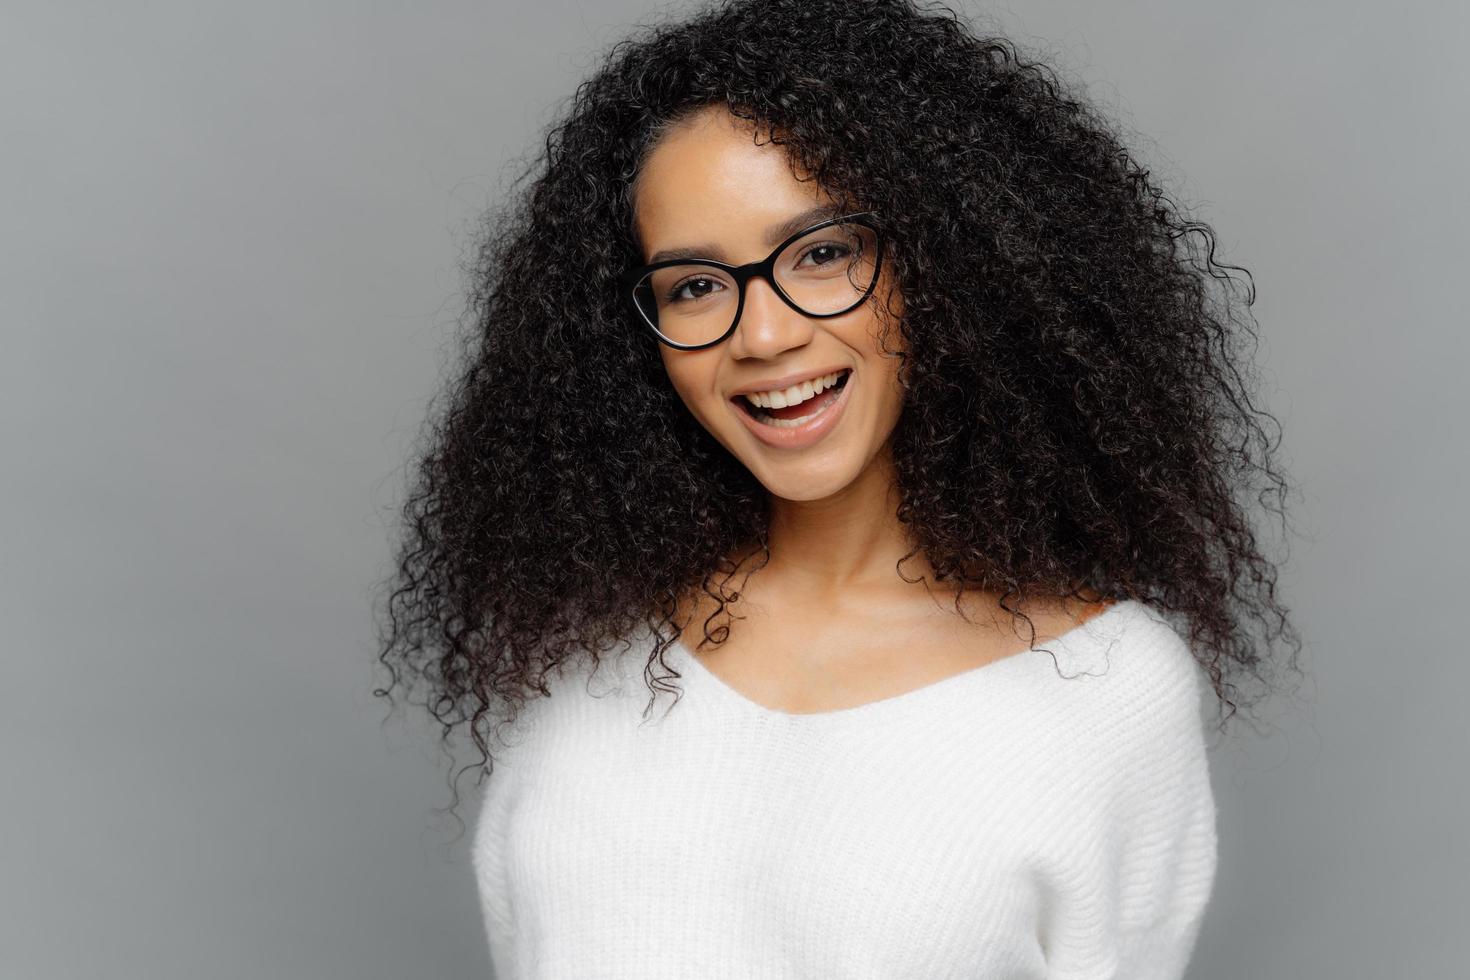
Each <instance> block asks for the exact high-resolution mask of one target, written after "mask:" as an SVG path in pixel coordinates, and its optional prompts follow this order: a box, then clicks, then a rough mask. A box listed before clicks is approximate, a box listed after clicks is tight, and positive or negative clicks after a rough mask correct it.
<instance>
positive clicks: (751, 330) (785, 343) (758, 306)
mask: <svg viewBox="0 0 1470 980" xmlns="http://www.w3.org/2000/svg"><path fill="white" fill-rule="evenodd" d="M813 324H814V321H813V320H812V319H811V318H810V317H807V316H804V315H802V314H801V313H799V312H797V311H796V310H793V309H792V308H791V307H790V306H789V305H787V303H786V301H785V300H783V299H782V298H781V297H780V296H779V295H777V293H776V290H775V288H774V287H773V286H772V285H771V284H770V283H769V282H767V281H766V280H765V278H764V277H762V276H752V277H751V278H750V281H749V282H747V283H746V284H745V308H744V309H743V310H741V311H740V322H739V323H737V324H736V325H735V333H734V334H733V335H731V337H730V345H731V348H732V349H731V353H732V354H734V355H735V356H736V357H741V356H746V357H762V358H768V357H771V356H773V355H775V354H779V353H781V351H783V350H787V349H789V348H792V347H800V346H802V345H803V344H805V343H807V342H808V341H809V340H811V336H812V329H813Z"/></svg>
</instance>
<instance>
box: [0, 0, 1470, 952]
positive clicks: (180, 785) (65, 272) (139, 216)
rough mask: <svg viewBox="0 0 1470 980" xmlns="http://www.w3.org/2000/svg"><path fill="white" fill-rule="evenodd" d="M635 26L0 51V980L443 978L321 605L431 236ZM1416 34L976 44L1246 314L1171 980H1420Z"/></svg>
mask: <svg viewBox="0 0 1470 980" xmlns="http://www.w3.org/2000/svg"><path fill="white" fill-rule="evenodd" d="M667 9H670V10H680V9H684V8H682V7H681V6H679V5H671V6H670V7H668V8H667ZM965 9H969V10H978V9H981V8H980V7H979V6H978V5H976V4H970V5H968V6H967V7H966V8H965ZM656 10H657V8H655V7H654V6H652V5H650V4H648V3H646V2H634V0H617V2H607V0H604V2H602V3H599V4H597V5H595V6H593V5H585V4H575V3H570V2H565V0H540V2H538V3H536V4H520V3H515V4H510V3H502V4H499V5H486V4H483V3H482V4H470V3H462V4H457V3H442V2H441V3H419V4H415V5H412V6H410V5H407V4H403V5H396V6H395V5H386V4H372V5H369V4H347V3H336V2H333V3H326V2H315V3H310V4H305V5H303V4H296V3H280V2H256V3H252V4H231V5H223V4H197V3H190V4H184V3H173V4H165V3H155V4H148V5H141V4H133V5H115V4H112V5H110V4H103V3H90V4H82V3H40V2H32V3H21V4H17V3H15V2H11V3H7V4H5V6H4V11H3V14H0V127H3V129H0V147H3V149H0V187H3V189H4V190H3V192H0V317H3V318H0V325H3V331H4V333H3V338H4V346H3V348H0V438H3V443H0V450H3V460H4V463H3V468H0V503H3V510H0V513H3V516H0V555H3V563H0V576H3V579H0V585H3V589H0V612H3V616H4V623H5V627H6V636H5V643H6V649H5V655H4V660H3V668H4V683H3V685H0V738H3V745H4V751H3V765H4V770H3V773H0V777H3V778H0V786H3V788H4V792H5V806H4V807H3V815H0V882H3V884H0V974H3V976H4V977H6V978H11V977H14V978H43V977H44V978H73V977H103V976H106V977H109V978H115V980H123V978H145V977H146V978H152V980H168V978H190V980H193V978H198V977H204V976H208V977H212V978H235V977H252V978H253V977H289V978H298V977H299V978H326V977H333V978H335V977H341V978H356V980H366V978H417V977H475V976H488V975H489V966H488V957H487V955H486V952H485V948H484V937H483V936H482V934H481V925H480V920H479V909H478V905H477V898H476V895H475V892H474V884H473V879H472V875H471V871H470V868H469V864H468V854H467V849H466V844H467V843H468V840H469V837H468V835H466V836H465V837H463V838H461V839H460V840H459V841H458V842H453V841H452V838H453V836H454V833H455V830H456V828H455V826H453V825H452V824H450V823H448V822H447V821H445V820H444V819H442V818H436V817H435V816H434V813H433V812H432V811H433V808H434V807H436V806H442V805H443V804H444V803H446V802H447V799H448V789H447V784H446V781H445V774H444V769H443V768H442V762H441V760H440V759H439V757H438V756H437V755H436V754H435V752H434V750H433V749H432V748H431V744H432V743H431V739H432V731H431V729H430V728H429V726H428V725H426V724H419V723H415V722H413V721H407V722H402V721H399V722H393V723H390V724H388V725H386V726H381V725H380V722H381V721H382V718H383V712H384V705H383V702H381V701H378V700H375V699H374V698H372V697H371V694H370V691H371V689H372V687H373V686H374V685H375V684H376V683H379V682H380V680H381V678H380V677H379V676H377V675H375V674H374V673H373V671H372V666H373V657H374V654H375V648H374V647H373V644H372V634H371V624H370V611H369V603H370V597H371V594H372V589H373V586H374V584H375V583H376V582H377V581H379V579H380V577H381V575H382V574H383V573H384V572H385V571H386V555H387V537H386V530H385V525H386V523H387V521H388V519H389V518H390V517H391V515H392V508H393V507H394V505H395V503H396V501H397V499H398V495H399V492H400V487H401V479H402V475H403V474H402V473H401V471H400V467H401V466H402V464H403V461H404V460H405V458H406V455H407V452H408V447H409V442H410V439H411V438H412V437H413V435H414V433H415V431H416V426H417V425H418V423H419V419H420V418H421V415H422V412H423V408H424V404H425V401H426V400H427V398H428V397H429V396H430V394H431V393H432V392H433V391H434V389H435V386H436V381H437V378H438V373H439V370H440V366H441V358H442V355H443V354H444V352H446V351H447V350H448V349H449V342H450V338H451V337H452V336H453V332H454V330H455V325H456V317H457V316H458V314H459V312H460V309H461V307H460V303H461V300H460V296H461V292H460V289H461V283H460V278H459V272H458V268H459V263H460V261H461V259H462V257H463V255H464V252H465V250H466V249H467V248H468V247H469V245H470V234H471V232H472V231H473V227H474V221H475V219H476V218H477V216H478V214H479V213H480V211H481V210H482V209H483V208H484V207H485V206H486V205H487V204H489V203H490V202H491V201H492V200H494V199H495V197H496V195H497V194H498V193H499V190H500V188H501V186H502V181H503V180H504V179H505V178H506V176H507V175H508V174H509V173H510V172H511V171H512V169H513V166H514V164H515V162H516V160H517V158H518V157H519V156H520V155H521V154H522V153H523V152H525V151H526V150H527V149H528V148H530V147H532V146H533V145H534V144H535V142H536V141H537V140H539V139H540V138H541V132H542V127H543V126H545V125H546V124H547V123H549V122H550V121H551V120H552V119H553V118H554V115H555V113H556V111H557V109H558V107H559V105H560V103H561V100H562V99H563V98H564V97H565V96H567V95H569V94H570V93H571V91H572V90H573V89H574V88H575V85H576V83H577V81H579V80H580V79H581V78H582V77H583V75H584V74H585V73H586V72H587V71H589V70H590V69H591V68H592V67H593V66H594V65H595V63H596V55H597V53H598V52H600V51H601V50H602V49H603V48H604V47H605V46H606V45H608V44H610V43H611V42H612V41H614V40H615V39H617V38H618V37H619V36H621V33H622V30H623V28H624V27H625V26H626V25H628V24H630V23H633V22H635V21H638V20H642V19H646V18H648V17H650V16H652V15H653V14H654V13H655V12H656ZM1465 10H1466V8H1465V7H1464V5H1461V4H1451V3H1448V2H1446V3H1443V4H1438V5H1433V4H1428V3H1419V4H1417V5H1411V6H1409V7H1401V8H1395V9H1392V10H1390V9H1389V8H1388V7H1385V6H1384V5H1382V4H1368V3H1323V2H1316V3H1281V2H1279V0H1244V2H1235V3H1230V4H1219V3H1206V2H1188V3H1183V2H1177V0H1176V2H1170V3H1164V2H1154V3H1120V2H1110V3H1106V4H1099V3H1089V2H1083V0H1071V2H1060V3H1040V2H1034V3H1023V2H1017V3H1015V4H1013V5H1012V6H1011V7H1010V8H1000V9H998V10H995V16H996V18H997V20H996V21H995V23H996V24H998V25H999V26H1001V27H1003V28H1004V29H1006V30H1008V31H1010V32H1012V33H1013V35H1014V36H1015V37H1016V39H1017V40H1018V41H1019V42H1020V43H1021V44H1022V45H1023V46H1027V45H1029V46H1030V48H1029V50H1031V51H1033V52H1048V57H1051V58H1052V59H1053V60H1054V61H1055V62H1056V63H1057V64H1058V65H1059V66H1060V67H1061V68H1062V70H1063V72H1064V73H1065V74H1067V75H1070V76H1072V77H1074V78H1076V79H1078V80H1080V81H1082V82H1084V83H1085V84H1087V85H1088V86H1089V91H1090V92H1091V94H1092V96H1093V97H1094V98H1096V99H1098V100H1099V101H1101V102H1103V103H1104V104H1105V105H1107V106H1108V107H1110V109H1111V111H1113V112H1114V114H1115V115H1117V116H1118V117H1119V118H1121V119H1122V120H1123V122H1124V123H1125V125H1127V126H1128V127H1129V128H1130V129H1131V130H1133V131H1135V132H1136V133H1137V134H1138V140H1137V142H1136V143H1135V148H1136V150H1137V152H1138V155H1139V156H1141V157H1142V158H1143V159H1145V160H1146V161H1148V162H1150V163H1151V164H1152V165H1154V167H1155V173H1156V174H1158V175H1160V176H1162V177H1164V178H1165V179H1166V180H1168V181H1169V182H1170V186H1171V187H1172V188H1173V189H1174V191H1175V192H1176V193H1177V194H1178V195H1179V196H1180V197H1181V198H1182V199H1184V200H1186V201H1188V202H1190V203H1192V204H1194V205H1195V206H1197V207H1198V208H1199V214H1200V216H1201V217H1204V218H1205V219H1206V220H1209V221H1211V222H1212V223H1213V224H1214V225H1215V227H1216V229H1217V231H1218V232H1219V233H1220V239H1221V241H1220V247H1221V250H1222V257H1223V258H1224V259H1225V260H1226V261H1235V262H1236V263H1238V264H1243V265H1245V266H1247V267H1248V268H1249V269H1250V270H1251V271H1252V273H1253V274H1254V275H1255V277H1256V283H1257V286H1258V288H1259V293H1260V298H1259V302H1258V303H1257V305H1256V307H1255V313H1256V315H1257V317H1258V319H1259V321H1260V323H1261V327H1262V331H1263V336H1264V342H1263V345H1262V348H1261V352H1260V354H1259V361H1260V363H1261V364H1262V365H1263V368H1264V384H1265V390H1264V398H1263V403H1264V404H1265V405H1267V406H1268V407H1269V408H1270V409H1271V410H1272V411H1273V412H1274V413H1275V414H1276V415H1277V417H1278V418H1280V419H1281V421H1282V423H1283V425H1284V426H1285V430H1286V440H1285V444H1284V449H1283V460H1284V461H1285V462H1286V463H1287V464H1288V465H1290V467H1291V468H1292V473H1293V476H1294V477H1295V478H1296V479H1297V480H1298V481H1299V483H1300V484H1301V485H1302V487H1303V489H1304V497H1303V499H1302V501H1301V503H1300V505H1299V506H1298V510H1297V527H1298V530H1299V532H1300V534H1301V536H1302V538H1303V540H1299V541H1297V542H1295V543H1294V544H1293V548H1292V552H1291V563H1290V565H1289V566H1288V568H1287V572H1286V575H1285V577H1284V579H1283V585H1284V586H1285V588H1286V594H1287V598H1288V601H1289V602H1290V603H1291V604H1292V606H1293V608H1294V609H1295V611H1296V614H1297V616H1298V617H1299V620H1298V621H1299V624H1300V625H1301V627H1302V629H1303V630H1304V632H1305V633H1306V635H1307V637H1308V639H1309V640H1310V646H1309V648H1308V651H1307V655H1306V657H1305V658H1304V663H1305V664H1306V666H1308V668H1309V669H1310V671H1311V675H1312V676H1311V681H1310V683H1309V684H1308V685H1307V686H1305V687H1304V688H1302V690H1301V692H1300V694H1299V697H1298V698H1297V699H1296V700H1294V701H1291V702H1287V701H1286V700H1285V699H1277V702H1275V704H1276V705H1277V706H1276V707H1268V709H1267V717H1268V719H1269V721H1270V724H1269V727H1267V728H1265V729H1263V730H1262V731H1261V733H1260V734H1259V735H1255V734H1252V733H1251V732H1249V731H1248V730H1244V729H1243V730H1242V731H1241V734H1240V735H1239V736H1238V737H1237V738H1235V739H1234V740H1233V741H1230V742H1228V743H1226V744H1223V745H1220V746H1218V747H1217V748H1215V749H1214V750H1213V752H1212V760H1213V761H1212V766H1213V773H1214V778H1215V784H1216V792H1217V796H1218V799H1219V802H1220V808H1221V826H1220V830H1221V841H1220V848H1221V864H1220V875H1219V879H1218V886H1217V889H1216V893H1215V898H1214V900H1213V902H1212V905H1211V908H1210V911H1209V915H1208V918H1207V920H1206V922H1205V925H1204V930H1203V934H1202V936H1201V940H1200V945H1199V949H1198V951H1197V953H1196V957H1195V961H1194V968H1193V970H1192V972H1191V976H1192V977H1195V978H1200V980H1206V978H1240V977H1252V978H1278V977H1279V978H1288V977H1289V978H1298V980H1300V978H1315V977H1323V978H1328V977H1331V978H1338V977H1379V976H1388V975H1393V976H1403V977H1429V976H1448V975H1452V974H1455V973H1457V972H1459V971H1460V970H1463V962H1464V960H1465V957H1466V954H1467V943H1466V941H1465V938H1464V931H1463V925H1462V923H1461V919H1462V918H1463V914H1464V912H1465V911H1466V909H1467V908H1470V886H1467V881H1470V867H1467V857H1466V855H1467V851H1470V849H1467V848H1466V847H1465V845H1464V843H1463V840H1462V839H1461V835H1462V832H1463V828H1464V826H1465V822H1466V817H1467V806H1466V786H1465V778H1464V758H1465V748H1466V738H1465V735H1464V721H1463V710H1462V708H1461V705H1462V704H1463V696H1464V692H1465V691H1466V689H1467V681H1470V667H1467V666H1466V664H1467V661H1466V659H1465V658H1464V656H1463V655H1462V651H1461V646H1462V644H1461V643H1460V642H1459V637H1460V636H1461V635H1462V633H1461V631H1460V630H1459V628H1458V627H1459V626H1460V623H1461V621H1462V619H1463V616H1464V615H1465V609H1466V603H1465V600H1464V598H1463V593H1464V584H1465V578H1466V576H1465V573H1466V557H1465V555H1466V544H1467V541H1466V521H1465V518H1464V517H1463V516H1462V511H1461V508H1460V505H1461V504H1462V503H1463V500H1464V487H1465V485H1466V483H1467V478H1470V467H1467V462H1466V453H1465V445H1466V444H1465V439H1464V436H1463V434H1462V432H1461V430H1460V425H1461V423H1462V422H1463V421H1464V420H1465V419H1466V418H1467V415H1470V413H1467V411H1466V409H1467V407H1470V406H1467V404H1466V396H1465V394H1464V393H1463V388H1462V387H1461V385H1460V384H1459V383H1460V382H1462V381H1463V375H1464V370H1465V365H1466V352H1467V351H1466V348H1467V343H1466V332H1465V331H1466V326H1467V316H1466V300H1465V296H1466V291H1465V282H1466V276H1467V273H1466V270H1465V266H1464V263H1465V260H1466V257H1467V249H1466V237H1467V232H1466V229H1467V227H1470V214H1467V208H1466V204H1465V191H1464V181H1465V176H1466V174H1467V173H1470V159H1467V155H1470V154H1467V148H1470V138H1467V135H1466V126H1465V124H1464V120H1465V119H1466V115H1465V112H1464V106H1463V105H1462V102H1463V100H1464V96H1465V94H1466V93H1467V92H1470V69H1467V67H1466V63H1467V62H1466V59H1465V58H1464V57H1463V50H1464V46H1465V42H1466V40H1467V38H1470V31H1467V26H1470V23H1467V15H1466V13H1465ZM461 785H462V787H463V788H465V789H466V792H467V793H472V792H473V791H474V785H473V780H472V779H470V778H468V777H467V778H465V779H464V780H462V781H461ZM467 814H468V815H470V816H472V815H473V807H470V808H469V809H468V810H467Z"/></svg>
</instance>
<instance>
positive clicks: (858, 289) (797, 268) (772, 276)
mask: <svg viewBox="0 0 1470 980" xmlns="http://www.w3.org/2000/svg"><path fill="white" fill-rule="evenodd" d="M882 262H883V240H882V236H881V235H879V233H878V226H877V214H876V213H875V212H873V211H862V212H859V213H857V214H848V215H843V216H842V217H840V218H829V219H828V220H826V221H822V222H819V223H818V224H815V225H812V226H811V227H809V228H807V229H805V230H804V231H799V232H797V233H796V234H794V235H792V236H791V237H790V238H788V239H786V240H785V241H784V242H782V243H781V244H780V245H777V246H776V250H775V251H773V252H772V253H771V254H770V255H768V256H766V258H764V259H762V260H761V261H759V262H751V263H749V264H747V265H729V264H728V263H725V262H717V261H715V260H714V259H667V260H665V261H663V262H655V263H653V264H652V265H644V266H639V267H637V268H633V269H629V270H627V271H626V272H624V273H623V274H622V275H621V276H620V281H621V285H622V289H623V292H624V295H626V296H627V297H628V298H629V300H630V301H631V302H632V305H633V308H634V310H635V311H636V312H637V315H638V317H639V319H641V320H642V321H643V322H644V323H645V324H647V325H648V327H649V328H650V329H652V330H653V333H654V336H655V337H657V338H658V339H659V341H660V342H661V343H664V344H667V345H668V346H670V347H673V348H674V349H676V350H702V349H704V348H706V347H713V346H714V345H715V344H718V343H720V342H721V341H723V340H724V339H725V338H726V337H729V336H730V335H731V334H732V333H734V332H735V326H736V324H738V323H739V322H740V313H741V311H742V310H744V309H745V286H746V284H747V283H748V282H750V280H751V278H753V277H755V276H760V277H761V278H763V279H765V281H766V282H768V283H770V284H771V288H772V289H774V290H775V291H776V295H777V296H780V297H781V299H782V300H784V301H785V303H786V305H787V306H789V307H791V308H792V309H793V310H796V311H797V312H798V313H801V314H804V315H805V316H810V317H817V318H820V319H825V318H827V317H834V316H841V315H842V314H844V313H847V312H849V311H850V310H852V309H854V308H856V307H857V306H858V305H859V304H861V303H862V302H863V301H864V300H866V299H867V298H868V297H869V296H870V295H872V293H873V287H874V286H876V285H877V283H878V272H879V268H880V266H881V265H882Z"/></svg>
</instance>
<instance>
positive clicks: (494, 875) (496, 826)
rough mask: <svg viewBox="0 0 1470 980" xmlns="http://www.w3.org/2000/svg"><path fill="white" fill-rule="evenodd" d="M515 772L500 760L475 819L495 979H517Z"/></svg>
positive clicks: (476, 850) (476, 853)
mask: <svg viewBox="0 0 1470 980" xmlns="http://www.w3.org/2000/svg"><path fill="white" fill-rule="evenodd" d="M514 782H515V774H514V772H513V771H512V768H511V766H510V765H509V764H508V763H507V761H506V760H504V759H501V760H497V762H496V765H495V768H494V770H493V771H492V772H491V774H490V777H489V782H488V783H487V785H486V789H485V795H484V797H483V802H482V805H481V807H480V814H479V817H478V818H477V821H476V829H475V846H474V850H473V861H474V870H475V877H476V880H477V885H478V891H479V895H480V912H481V915H482V917H483V919H484V923H485V935H486V939H487V940H488V943H489V949H490V965H491V967H492V969H493V971H494V973H493V975H494V977H495V980H514V977H515V970H514V965H513V959H514V947H513V943H514V941H515V925H514V918H513V910H512V908H511V903H510V894H509V887H508V886H509V882H508V881H507V860H506V859H507V857H508V849H509V848H508V841H507V833H508V826H507V816H508V813H509V809H510V800H511V797H512V795H513V793H512V790H513V786H512V783H514Z"/></svg>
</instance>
